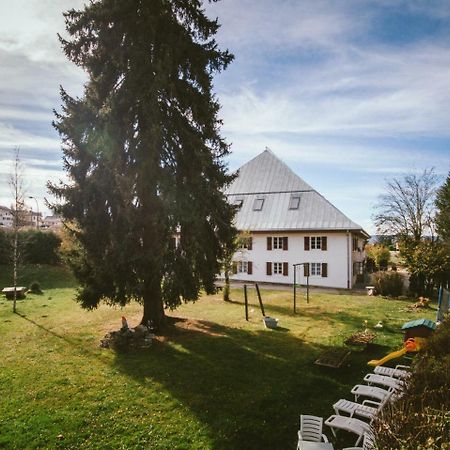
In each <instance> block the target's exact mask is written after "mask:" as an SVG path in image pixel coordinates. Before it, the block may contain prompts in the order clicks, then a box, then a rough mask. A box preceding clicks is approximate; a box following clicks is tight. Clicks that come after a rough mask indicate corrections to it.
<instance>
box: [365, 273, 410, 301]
mask: <svg viewBox="0 0 450 450" xmlns="http://www.w3.org/2000/svg"><path fill="white" fill-rule="evenodd" d="M372 283H373V285H374V286H375V289H376V290H377V292H378V293H379V294H380V295H385V296H389V297H399V296H400V295H402V292H403V278H402V276H401V275H400V274H399V273H398V272H377V273H374V274H373V275H372Z"/></svg>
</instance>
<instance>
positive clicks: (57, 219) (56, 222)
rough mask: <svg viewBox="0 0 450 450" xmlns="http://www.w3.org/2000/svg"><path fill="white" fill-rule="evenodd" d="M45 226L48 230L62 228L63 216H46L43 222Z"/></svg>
mask: <svg viewBox="0 0 450 450" xmlns="http://www.w3.org/2000/svg"><path fill="white" fill-rule="evenodd" d="M43 226H44V227H46V228H53V229H55V228H60V227H61V226H62V220H61V216H59V215H57V214H55V215H53V216H46V217H45V218H44V220H43Z"/></svg>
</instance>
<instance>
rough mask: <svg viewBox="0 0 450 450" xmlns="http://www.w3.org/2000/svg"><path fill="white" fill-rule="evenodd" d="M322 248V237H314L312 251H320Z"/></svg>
mask: <svg viewBox="0 0 450 450" xmlns="http://www.w3.org/2000/svg"><path fill="white" fill-rule="evenodd" d="M321 248H322V238H321V237H320V236H313V237H312V238H311V249H312V250H320V249H321Z"/></svg>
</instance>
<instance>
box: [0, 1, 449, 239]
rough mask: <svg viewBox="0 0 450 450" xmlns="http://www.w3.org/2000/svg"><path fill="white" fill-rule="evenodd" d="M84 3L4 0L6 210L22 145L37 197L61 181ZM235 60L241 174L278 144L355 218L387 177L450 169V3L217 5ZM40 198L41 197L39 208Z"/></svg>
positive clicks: (1, 173) (229, 76) (0, 141)
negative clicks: (65, 107) (75, 25)
mask: <svg viewBox="0 0 450 450" xmlns="http://www.w3.org/2000/svg"><path fill="white" fill-rule="evenodd" d="M82 4H83V1H80V0H15V2H8V4H6V2H1V3H0V204H5V205H9V204H10V203H11V200H10V198H11V194H10V190H9V187H8V180H7V179H8V173H9V172H10V170H11V169H10V160H11V158H12V154H13V148H14V147H15V146H16V145H18V146H20V147H21V152H22V159H23V161H24V164H25V177H26V185H27V194H28V195H33V196H36V197H37V198H38V200H39V202H40V204H41V208H43V207H44V206H43V202H44V200H43V199H44V197H48V194H47V193H46V190H45V183H46V181H47V180H48V179H50V180H52V181H56V180H58V179H60V178H63V177H64V174H63V172H62V163H61V151H60V145H59V139H58V136H57V134H56V132H55V131H54V130H53V128H52V127H51V120H52V118H53V115H52V109H53V108H57V109H58V108H59V105H60V100H59V93H58V89H59V85H60V84H62V85H63V86H64V87H65V88H66V90H68V92H69V93H71V94H72V95H79V94H81V93H82V84H83V82H84V81H85V77H84V74H83V73H82V72H81V71H80V70H79V69H77V68H75V67H74V66H73V65H72V64H70V63H69V62H68V61H66V60H65V58H64V56H63V55H62V53H61V50H60V48H59V43H58V41H57V39H56V33H57V32H62V31H63V30H64V22H63V18H62V15H61V14H62V11H64V10H66V9H68V8H70V7H75V8H78V7H80V6H82ZM206 8H207V11H208V14H209V15H210V16H211V17H216V16H217V17H218V18H219V22H220V23H221V24H222V27H221V29H220V31H219V34H218V37H217V38H218V41H219V43H220V45H221V46H222V47H223V48H229V49H230V51H232V52H233V53H234V54H235V58H236V59H235V61H234V62H233V63H232V64H231V65H230V67H229V69H228V70H226V71H225V72H224V73H222V74H220V75H218V76H217V77H216V79H215V90H216V93H217V95H218V97H219V100H220V102H221V104H222V111H221V116H222V118H223V120H224V126H223V128H222V134H223V136H224V137H225V138H226V139H227V140H228V142H230V143H232V151H233V154H232V155H231V156H230V158H229V161H228V162H229V166H230V169H232V170H234V169H237V168H238V167H239V166H240V165H241V164H243V163H245V162H246V161H248V160H249V159H250V158H252V157H254V156H256V155H257V154H258V153H260V152H262V151H263V150H264V148H265V147H269V148H270V149H271V150H272V151H273V152H274V153H275V154H276V155H278V156H279V157H280V158H281V159H282V160H284V161H285V162H286V163H287V164H288V165H289V166H290V167H291V168H292V169H293V170H294V171H295V172H296V173H297V174H298V175H300V176H301V177H302V178H304V179H305V181H307V182H308V183H309V184H311V185H312V186H313V187H315V188H316V189H317V190H318V191H319V192H320V193H321V194H323V195H324V196H325V197H327V198H328V199H329V200H330V201H331V202H332V203H334V204H335V205H336V206H337V207H338V208H339V209H341V210H342V211H343V212H344V213H345V214H347V215H348V216H349V217H350V218H351V219H352V220H354V221H356V222H357V223H359V224H360V225H362V226H363V227H364V228H365V229H366V230H367V231H369V232H371V233H372V232H374V231H375V230H374V228H373V224H372V221H371V215H372V214H373V207H374V204H375V203H376V200H377V196H378V195H379V194H380V193H381V192H382V191H383V187H384V183H385V179H386V178H392V177H397V176H401V175H402V174H403V173H406V172H411V171H417V172H421V171H422V170H423V169H425V168H429V167H433V166H434V167H435V168H436V171H437V172H438V173H439V174H440V175H441V176H442V177H445V176H446V175H447V174H448V172H449V171H450V114H449V113H450V89H449V86H450V2H449V1H447V0H444V1H433V0H423V1H416V0H406V1H401V0H399V1H393V0H376V1H375V0H373V1H371V0H366V1H361V0H346V1H345V2H337V1H334V0H313V1H303V0H295V1H294V0H292V1H275V0H272V1H268V0H222V1H221V2H219V3H212V4H207V5H206ZM33 205H34V200H30V205H29V206H30V207H31V206H33Z"/></svg>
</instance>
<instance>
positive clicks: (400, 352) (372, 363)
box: [367, 347, 408, 366]
mask: <svg viewBox="0 0 450 450" xmlns="http://www.w3.org/2000/svg"><path fill="white" fill-rule="evenodd" d="M407 351H408V350H407V349H406V347H403V348H402V349H400V350H397V351H395V352H392V353H389V354H387V355H386V356H385V357H384V358H381V359H372V361H369V362H368V363H367V364H368V365H369V366H381V365H383V364H384V363H385V362H387V361H390V360H391V359H394V358H400V356H403V355H404V354H405V353H406V352H407Z"/></svg>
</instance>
